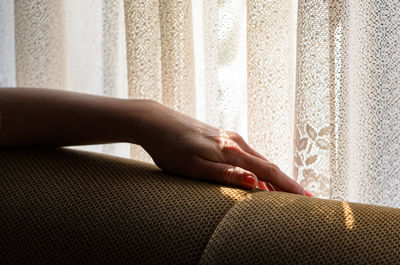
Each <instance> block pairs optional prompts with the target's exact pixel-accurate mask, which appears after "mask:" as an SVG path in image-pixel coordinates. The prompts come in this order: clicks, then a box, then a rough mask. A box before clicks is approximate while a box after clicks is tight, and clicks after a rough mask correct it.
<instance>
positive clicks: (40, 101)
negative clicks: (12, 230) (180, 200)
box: [0, 88, 310, 196]
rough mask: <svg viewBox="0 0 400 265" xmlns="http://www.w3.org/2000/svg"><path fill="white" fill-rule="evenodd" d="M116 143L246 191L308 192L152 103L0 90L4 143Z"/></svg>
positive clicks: (231, 142)
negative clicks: (123, 143)
mask: <svg viewBox="0 0 400 265" xmlns="http://www.w3.org/2000/svg"><path fill="white" fill-rule="evenodd" d="M116 142H128V143H132V144H139V145H141V146H142V147H143V148H144V149H145V150H146V151H147V152H148V153H149V154H150V155H151V157H152V158H153V160H154V162H155V163H156V165H157V166H158V167H160V168H161V169H163V170H165V171H167V172H172V173H175V174H179V175H182V176H189V177H192V178H195V179H201V180H209V181H214V182H219V183H223V184H228V185H233V186H237V187H242V188H246V189H253V188H255V187H258V188H261V189H265V190H267V189H269V190H271V189H272V190H273V189H277V190H281V191H286V192H291V193H296V194H301V195H307V196H310V195H309V194H308V193H306V191H305V190H304V189H303V188H302V187H301V186H300V185H299V184H298V183H297V182H295V181H294V180H292V179H291V178H289V177H288V176H287V175H286V174H285V173H283V172H282V171H281V170H280V169H279V168H278V167H277V166H276V165H275V164H273V163H271V162H270V161H268V159H266V158H265V157H264V156H262V155H260V154H259V153H257V152H256V151H255V150H253V149H252V148H251V147H250V146H249V145H248V144H247V143H246V142H245V141H244V140H243V138H242V137H241V136H240V135H238V134H237V133H234V132H229V131H224V130H221V129H218V128H215V127H213V126H210V125H207V124H205V123H202V122H200V121H198V120H196V119H193V118H191V117H189V116H186V115H184V114H182V113H179V112H176V111H174V110H172V109H170V108H168V107H166V106H164V105H162V104H159V103H157V102H155V101H151V100H135V99H118V98H111V97H103V96H94V95H88V94H82V93H75V92H68V91H61V90H53V89H36V88H35V89H32V88H0V147H14V146H71V145H88V144H105V143H116ZM264 182H266V183H264ZM270 184H272V185H270Z"/></svg>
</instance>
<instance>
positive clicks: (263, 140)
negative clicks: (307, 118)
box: [247, 0, 296, 175]
mask: <svg viewBox="0 0 400 265" xmlns="http://www.w3.org/2000/svg"><path fill="white" fill-rule="evenodd" d="M295 10H296V6H295V3H294V1H289V0H288V1H257V0H249V1H248V2H247V14H248V23H247V57H248V64H247V73H248V108H249V109H248V132H249V143H250V144H251V145H252V146H254V147H255V148H256V149H257V150H258V151H259V152H260V153H262V154H263V155H265V156H266V157H268V159H270V160H271V161H272V162H274V163H276V164H277V165H278V166H279V167H280V168H281V169H282V170H283V171H284V172H287V174H288V175H291V174H292V172H293V149H294V146H293V135H294V94H295V93H294V91H295V86H294V85H295V84H294V81H295V71H294V70H295V69H294V64H295V58H296V54H295V48H296V45H295V38H296V20H295V19H293V17H294V18H295V15H296V13H295V12H294V11H295Z"/></svg>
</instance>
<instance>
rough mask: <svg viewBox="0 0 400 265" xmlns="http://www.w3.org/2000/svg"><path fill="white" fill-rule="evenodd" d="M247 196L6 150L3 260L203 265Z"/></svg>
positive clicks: (114, 165) (57, 152) (111, 165)
mask: <svg viewBox="0 0 400 265" xmlns="http://www.w3.org/2000/svg"><path fill="white" fill-rule="evenodd" d="M245 194H246V192H244V191H241V190H238V189H233V188H228V187H221V186H220V185H217V184H212V183H206V182H198V181H194V180H190V179H187V178H180V177H174V176H170V175H167V174H165V173H163V172H161V171H160V170H158V169H157V168H156V167H154V166H151V165H147V164H142V163H138V162H135V161H132V160H128V159H121V158H115V157H110V156H105V155H99V154H94V153H88V152H81V151H75V150H68V149H36V150H23V149H19V150H15V149H10V150H1V151H0V260H1V263H3V264H4V263H7V264H8V263H41V264H44V263H52V264H54V263H69V264H74V263H87V264H95V263H100V262H101V263H104V262H105V263H109V262H113V263H151V264H155V263H174V264H179V263H186V264H193V263H198V262H199V260H200V257H201V255H202V253H203V251H204V249H205V247H206V245H207V242H208V240H209V239H210V237H211V235H212V233H213V232H214V230H215V228H216V227H217V225H218V223H219V222H220V221H221V220H222V218H223V216H224V215H225V214H226V213H227V212H228V211H229V209H230V208H231V207H232V206H233V205H234V203H235V202H236V201H237V200H238V199H240V198H241V197H242V196H244V195H245Z"/></svg>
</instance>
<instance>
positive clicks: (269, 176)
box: [235, 153, 305, 195]
mask: <svg viewBox="0 0 400 265" xmlns="http://www.w3.org/2000/svg"><path fill="white" fill-rule="evenodd" d="M235 160H236V161H237V166H239V167H242V168H244V169H246V170H251V171H252V172H254V174H255V175H256V176H257V178H258V179H260V180H263V181H267V182H269V183H271V184H272V185H271V186H276V187H277V188H278V189H279V190H281V191H287V192H292V193H296V194H301V195H305V192H304V189H303V187H302V186H301V185H300V184H298V183H297V182H296V181H294V180H293V179H291V178H290V177H289V176H287V175H286V174H285V173H283V172H282V171H281V170H280V169H279V168H278V167H277V166H276V165H274V164H272V163H270V162H267V161H265V160H263V159H260V158H258V157H255V156H252V155H250V154H247V153H243V154H242V155H241V159H235ZM272 188H274V187H272ZM275 190H276V189H275Z"/></svg>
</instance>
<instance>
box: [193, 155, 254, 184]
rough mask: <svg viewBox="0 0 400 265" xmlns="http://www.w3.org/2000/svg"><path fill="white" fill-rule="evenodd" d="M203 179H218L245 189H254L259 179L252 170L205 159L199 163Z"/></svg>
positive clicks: (220, 181)
mask: <svg viewBox="0 0 400 265" xmlns="http://www.w3.org/2000/svg"><path fill="white" fill-rule="evenodd" d="M199 166H200V167H199V168H201V171H200V172H202V176H200V177H201V178H203V179H208V180H212V181H217V182H219V183H223V184H228V185H232V186H236V187H240V188H245V189H254V188H256V186H257V184H258V179H257V177H256V175H255V174H253V173H252V172H250V171H248V170H246V169H243V168H241V167H236V166H232V165H228V164H224V163H219V162H213V161H209V160H203V159H202V161H201V162H200V165H199Z"/></svg>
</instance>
